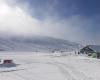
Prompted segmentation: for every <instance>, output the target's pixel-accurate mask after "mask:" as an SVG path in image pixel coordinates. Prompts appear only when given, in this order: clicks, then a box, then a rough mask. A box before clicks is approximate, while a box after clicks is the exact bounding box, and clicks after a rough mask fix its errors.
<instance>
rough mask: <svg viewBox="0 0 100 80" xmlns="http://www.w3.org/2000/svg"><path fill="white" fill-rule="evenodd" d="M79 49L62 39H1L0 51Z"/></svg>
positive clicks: (13, 37)
mask: <svg viewBox="0 0 100 80" xmlns="http://www.w3.org/2000/svg"><path fill="white" fill-rule="evenodd" d="M78 48H79V44H77V43H74V42H70V41H67V40H62V39H55V38H50V37H43V36H33V37H22V36H9V37H2V36H1V37H0V51H41V52H53V51H72V50H76V49H78Z"/></svg>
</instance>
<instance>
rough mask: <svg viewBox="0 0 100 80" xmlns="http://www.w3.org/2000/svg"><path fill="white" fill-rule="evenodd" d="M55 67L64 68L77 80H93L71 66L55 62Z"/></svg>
mask: <svg viewBox="0 0 100 80" xmlns="http://www.w3.org/2000/svg"><path fill="white" fill-rule="evenodd" d="M54 64H55V65H58V66H63V67H64V68H65V70H68V71H69V73H70V75H72V76H73V77H74V79H76V80H93V79H92V78H91V77H88V76H86V75H85V74H84V73H82V72H80V71H78V70H77V69H76V68H75V67H73V66H71V65H70V64H69V65H68V64H64V63H60V62H54Z"/></svg>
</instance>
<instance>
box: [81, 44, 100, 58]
mask: <svg viewBox="0 0 100 80" xmlns="http://www.w3.org/2000/svg"><path fill="white" fill-rule="evenodd" d="M80 53H82V54H87V55H89V56H91V55H92V54H94V53H95V54H96V57H97V58H100V45H87V46H85V47H83V48H82V49H81V50H80Z"/></svg>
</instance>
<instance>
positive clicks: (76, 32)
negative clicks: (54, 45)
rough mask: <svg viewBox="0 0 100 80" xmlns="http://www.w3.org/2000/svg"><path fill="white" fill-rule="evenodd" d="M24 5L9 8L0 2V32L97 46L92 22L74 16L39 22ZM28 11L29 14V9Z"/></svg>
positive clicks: (3, 2)
mask: <svg viewBox="0 0 100 80" xmlns="http://www.w3.org/2000/svg"><path fill="white" fill-rule="evenodd" d="M11 1H12V0H11ZM22 6H23V7H22ZM25 9H26V11H27V10H28V7H27V6H26V4H24V5H21V6H14V7H12V6H9V5H8V2H7V1H6V0H5V1H3V0H1V2H0V32H1V33H3V32H4V33H5V34H6V33H7V34H8V33H9V34H13V35H24V36H32V35H34V34H36V35H41V36H50V37H56V38H62V39H67V40H71V41H76V42H80V43H82V44H97V43H96V40H95V39H94V36H93V35H92V33H91V32H88V31H89V30H90V29H91V28H90V27H91V26H93V25H92V23H93V21H92V20H91V19H87V18H84V17H81V16H79V15H74V16H71V17H69V18H66V19H60V18H59V17H51V16H46V17H45V19H43V20H39V19H37V18H34V17H32V16H31V15H30V14H28V13H27V12H26V11H25ZM28 11H30V12H31V9H29V10H28Z"/></svg>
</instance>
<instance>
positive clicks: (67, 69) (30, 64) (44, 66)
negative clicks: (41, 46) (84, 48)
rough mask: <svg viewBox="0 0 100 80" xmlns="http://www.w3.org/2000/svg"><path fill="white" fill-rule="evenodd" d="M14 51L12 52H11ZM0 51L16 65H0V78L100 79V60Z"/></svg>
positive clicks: (15, 79)
mask: <svg viewBox="0 0 100 80" xmlns="http://www.w3.org/2000/svg"><path fill="white" fill-rule="evenodd" d="M13 53H14V52H13ZM13 53H11V54H10V53H5V54H1V53H0V59H12V60H13V61H14V63H15V64H16V65H17V66H16V67H10V68H8V67H0V80H100V76H99V74H100V69H99V68H100V60H99V59H95V58H89V57H87V56H83V55H72V53H71V54H68V52H67V54H66V55H65V54H64V55H61V53H55V54H49V53H32V52H31V53H30V52H27V53H26V52H25V53H24V52H23V53H24V54H23V53H21V52H20V53H17V52H16V53H15V54H13Z"/></svg>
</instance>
